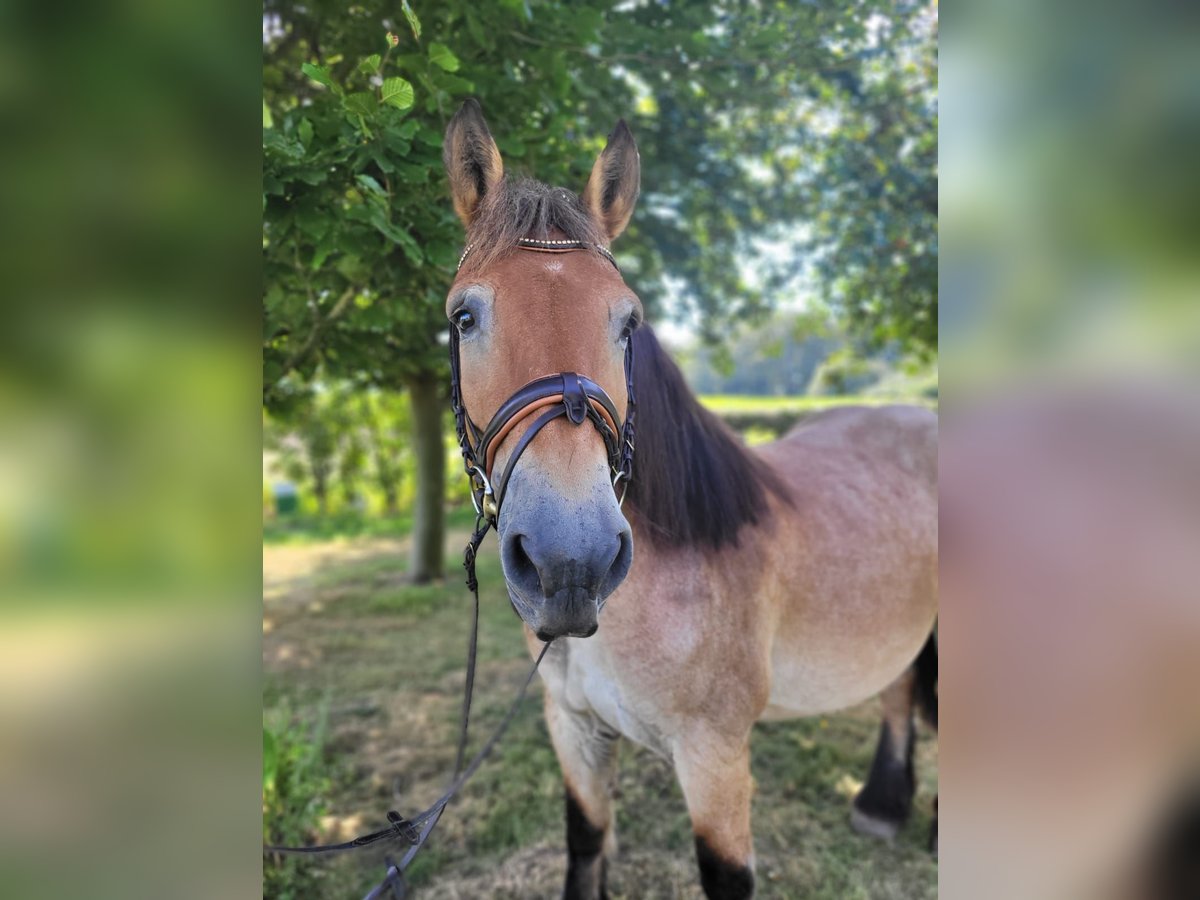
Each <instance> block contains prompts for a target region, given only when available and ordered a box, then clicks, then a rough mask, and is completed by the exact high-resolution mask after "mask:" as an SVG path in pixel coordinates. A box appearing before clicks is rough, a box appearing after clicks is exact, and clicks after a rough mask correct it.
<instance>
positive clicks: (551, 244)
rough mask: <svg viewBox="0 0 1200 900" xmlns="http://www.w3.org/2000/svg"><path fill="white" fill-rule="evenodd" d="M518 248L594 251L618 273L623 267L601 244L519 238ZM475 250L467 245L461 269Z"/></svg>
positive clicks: (460, 261)
mask: <svg viewBox="0 0 1200 900" xmlns="http://www.w3.org/2000/svg"><path fill="white" fill-rule="evenodd" d="M517 247H519V248H520V249H521V250H534V251H537V252H539V253H569V252H570V251H572V250H588V249H592V250H596V251H598V252H599V253H600V254H601V255H602V256H603V257H604V258H605V259H607V260H608V261H609V262H610V263H612V264H613V268H614V269H616V270H617V271H618V272H620V271H621V267H620V266H618V265H617V259H616V257H615V256H613V255H612V253H611V252H610V251H609V249H608V248H607V247H602V246H600V245H599V244H589V243H587V242H585V241H568V240H547V241H543V240H538V239H537V238H519V239H518V240H517ZM473 249H475V244H474V243H470V244H467V247H466V249H465V250H463V252H462V256H460V257H459V258H458V268H459V269H461V268H462V267H463V263H465V262H466V261H467V254H468V253H470V252H471V251H472V250H473Z"/></svg>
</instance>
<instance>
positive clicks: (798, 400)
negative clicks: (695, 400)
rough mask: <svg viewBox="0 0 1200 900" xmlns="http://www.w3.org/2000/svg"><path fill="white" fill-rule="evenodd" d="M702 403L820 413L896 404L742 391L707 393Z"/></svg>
mask: <svg viewBox="0 0 1200 900" xmlns="http://www.w3.org/2000/svg"><path fill="white" fill-rule="evenodd" d="M700 402H701V403H703V404H704V405H705V406H707V407H708V408H709V409H711V410H712V411H713V412H715V413H718V414H719V413H730V412H739V413H764V412H765V413H779V412H817V411H820V410H822V409H831V408H833V407H835V406H853V405H862V406H882V405H883V404H886V403H895V402H897V401H895V400H894V399H889V398H886V397H861V396H859V397H809V396H800V397H758V396H747V395H742V394H707V395H705V396H703V397H701V398H700Z"/></svg>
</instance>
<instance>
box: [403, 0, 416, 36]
mask: <svg viewBox="0 0 1200 900" xmlns="http://www.w3.org/2000/svg"><path fill="white" fill-rule="evenodd" d="M400 8H401V9H402V10H404V18H406V19H408V27H409V28H411V29H412V33H413V38H414V39H415V40H418V41H419V40H421V20H420V19H418V18H417V14H416V13H415V12H413V8H412V6H411V5H409V2H408V0H400Z"/></svg>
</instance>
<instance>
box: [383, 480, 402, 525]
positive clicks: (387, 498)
mask: <svg viewBox="0 0 1200 900" xmlns="http://www.w3.org/2000/svg"><path fill="white" fill-rule="evenodd" d="M383 502H384V506H383V514H384V515H385V516H387V517H388V518H389V519H394V518H396V516H398V515H400V496H399V493H398V492H397V490H396V485H395V484H394V483H391V482H388V483H387V484H385V485H384V486H383Z"/></svg>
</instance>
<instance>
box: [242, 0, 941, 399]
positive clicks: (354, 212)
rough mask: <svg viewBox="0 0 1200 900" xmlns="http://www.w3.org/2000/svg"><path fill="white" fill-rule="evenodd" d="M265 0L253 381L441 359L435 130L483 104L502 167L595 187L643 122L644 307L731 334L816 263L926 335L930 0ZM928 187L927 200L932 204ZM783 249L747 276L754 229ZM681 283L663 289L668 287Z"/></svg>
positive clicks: (451, 234) (452, 231)
mask: <svg viewBox="0 0 1200 900" xmlns="http://www.w3.org/2000/svg"><path fill="white" fill-rule="evenodd" d="M393 10H394V7H393V5H392V4H387V3H383V2H382V0H368V2H366V3H364V4H361V5H355V6H353V7H350V8H349V9H347V8H346V7H345V6H344V4H341V3H336V2H333V0H317V2H306V3H305V4H298V3H296V2H294V0H268V2H267V4H266V6H265V16H264V24H265V33H266V34H267V38H266V39H265V41H264V51H265V55H266V66H265V71H264V91H265V93H266V105H267V110H266V111H265V114H264V121H266V112H269V113H270V121H271V123H272V125H271V127H268V128H266V129H265V130H264V217H265V225H264V252H265V257H266V285H267V287H266V296H265V301H264V314H265V318H266V322H265V338H264V339H265V345H264V365H265V370H264V377H265V385H266V399H267V402H268V403H269V404H270V405H272V406H278V405H281V404H285V403H286V402H287V401H288V398H289V396H290V394H289V385H288V384H287V383H286V382H284V383H281V380H282V379H284V377H285V376H286V375H287V374H288V373H289V372H291V371H294V372H295V373H296V377H297V378H299V379H301V380H303V379H306V378H311V377H312V376H313V374H314V373H315V371H316V367H317V365H318V363H319V362H323V363H324V364H325V366H326V367H327V370H328V371H330V372H331V373H332V374H333V375H335V376H336V377H347V378H353V379H356V380H358V381H359V382H361V383H372V384H377V385H382V386H395V385H396V384H398V383H402V382H403V381H404V379H405V378H406V377H408V376H411V375H413V374H416V373H430V372H441V371H442V369H441V367H442V366H443V364H444V363H443V360H442V355H443V352H442V350H441V349H440V347H439V344H438V342H437V336H438V335H439V334H440V332H441V331H442V330H444V324H445V323H444V319H443V316H442V311H441V310H442V302H443V299H444V292H445V289H446V286H447V285H448V283H449V281H450V279H451V276H452V271H453V266H454V263H455V261H456V259H457V255H458V252H459V249H460V246H461V244H460V242H461V233H460V229H459V226H458V223H457V222H456V221H455V220H454V218H453V216H452V214H451V212H450V209H449V204H448V202H447V197H446V191H445V188H444V186H443V176H442V171H441V162H440V145H441V132H442V129H443V128H444V126H445V123H446V121H447V120H448V119H449V117H450V115H451V114H452V112H453V111H454V109H455V108H456V107H457V105H458V104H459V103H460V101H461V100H462V99H464V98H465V97H467V96H476V97H478V98H479V99H480V100H481V102H482V104H483V106H484V109H485V111H486V112H487V114H488V116H489V119H490V121H491V123H492V125H493V131H494V132H495V134H496V137H497V140H498V143H499V145H500V148H501V151H502V152H503V154H504V157H505V161H506V165H507V167H508V168H509V169H510V170H525V171H532V172H533V173H535V174H536V175H537V176H538V177H540V178H542V179H543V180H547V181H551V182H555V183H560V184H564V185H569V186H572V187H577V188H578V187H582V185H583V183H584V182H585V180H586V177H587V173H588V171H589V169H590V166H591V163H592V160H593V159H594V156H595V154H596V152H597V151H598V150H599V149H600V146H601V145H602V135H603V134H604V133H606V132H607V130H608V129H609V128H610V127H611V125H612V123H613V122H614V121H615V120H616V119H617V118H618V117H620V116H624V117H626V118H627V119H630V120H631V124H632V126H633V129H634V132H635V134H636V135H637V139H638V142H639V146H640V148H641V154H642V168H643V186H644V194H643V200H642V202H641V204H640V206H639V209H638V212H637V213H636V215H635V219H634V223H633V226H632V229H631V232H630V235H629V236H628V237H627V238H626V239H625V240H624V241H623V242H622V244H621V245H620V246H619V247H618V250H619V252H620V255H621V257H622V260H623V262H624V263H625V268H626V271H627V273H628V276H629V279H630V281H631V283H632V284H633V286H634V287H635V288H636V289H637V290H638V291H639V293H640V294H641V295H642V297H643V299H644V300H646V301H647V303H648V305H649V306H650V307H651V310H652V312H653V311H658V312H659V313H661V312H662V311H663V310H664V304H663V301H664V299H665V297H666V296H667V294H668V286H670V287H671V290H672V291H673V292H674V293H676V294H677V295H678V298H679V303H678V304H676V308H678V309H680V310H682V311H683V314H687V313H688V312H690V313H695V314H696V315H697V317H698V318H697V321H698V323H699V325H700V326H701V329H702V331H703V332H704V333H705V334H706V335H707V336H708V337H709V338H713V339H715V338H717V337H718V336H719V335H720V334H721V333H722V332H723V331H724V329H725V328H726V326H727V324H728V323H729V322H730V321H732V320H734V319H736V318H739V317H741V316H743V315H747V314H750V315H757V314H761V313H762V312H764V311H765V310H767V309H769V308H770V307H771V306H772V305H773V304H774V303H776V302H777V301H778V300H779V298H780V294H781V293H782V292H783V291H784V290H785V289H787V288H788V286H789V284H791V282H790V281H789V279H790V278H793V277H794V276H795V275H796V272H797V270H798V269H799V268H802V267H803V265H804V264H805V263H804V260H805V259H811V258H814V257H815V258H817V259H818V260H819V262H820V265H819V267H818V270H817V274H818V276H819V277H820V279H821V280H822V283H823V284H824V285H825V287H826V289H827V293H828V296H829V297H830V298H831V300H832V301H834V302H835V304H836V306H837V308H838V309H839V310H841V311H842V312H843V313H844V314H845V315H846V316H847V318H848V319H849V320H850V321H852V322H854V323H856V324H857V325H858V326H859V327H860V328H862V329H864V330H866V331H867V332H869V333H871V334H872V335H877V336H880V337H882V336H888V337H894V338H897V339H899V340H901V341H904V342H906V343H912V345H913V347H914V348H915V349H917V350H922V349H924V350H926V351H930V350H931V348H932V347H933V346H935V342H936V269H935V266H934V263H935V262H936V248H937V245H936V230H935V222H936V190H935V186H936V168H935V162H934V159H935V150H936V106H935V105H934V104H933V100H932V91H933V77H934V76H933V64H934V63H933V59H934V58H933V53H934V41H935V40H936V28H935V26H933V25H929V24H926V25H925V26H924V30H922V26H921V24H920V23H922V22H924V23H928V22H929V21H930V19H931V18H932V14H931V13H930V11H929V7H927V6H922V5H918V4H914V3H906V2H882V0H876V2H871V3H866V4H860V3H851V2H849V0H834V2H829V3H822V4H819V5H814V4H764V5H761V6H749V5H744V4H740V3H738V4H735V3H711V4H687V5H680V4H657V3H655V4H641V5H632V6H631V5H627V4H614V3H612V2H607V0H584V2H579V3H572V4H565V3H559V2H540V3H534V2H529V3H526V2H517V0H513V2H503V3H496V4H474V3H466V2H463V0H449V2H443V3H439V4H436V5H434V4H428V5H421V4H418V6H417V8H416V9H415V10H414V8H412V7H410V6H409V5H408V4H405V5H404V12H405V16H406V19H405V20H404V21H399V20H397V19H396V18H395V17H394V14H393ZM931 198H933V199H932V200H931ZM800 225H804V226H806V227H807V228H808V229H809V234H808V247H807V248H806V249H807V253H806V254H805V255H804V257H798V256H797V255H796V253H795V252H790V253H784V254H783V257H784V259H783V261H782V263H781V264H780V265H774V266H764V267H762V271H761V272H759V273H756V276H755V277H747V276H748V273H747V272H746V271H745V268H744V266H743V265H742V260H743V259H744V258H745V257H746V256H747V255H748V254H751V253H754V252H755V247H756V244H755V241H756V239H757V238H761V237H774V238H775V239H777V240H778V239H780V238H781V236H782V239H783V240H784V242H785V244H787V245H788V246H789V247H790V248H791V250H792V251H795V250H797V249H798V248H797V244H798V242H799V241H798V238H797V231H796V228H797V226H800ZM667 275H669V276H670V277H671V279H672V281H670V282H668V281H666V280H664V276H667Z"/></svg>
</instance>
